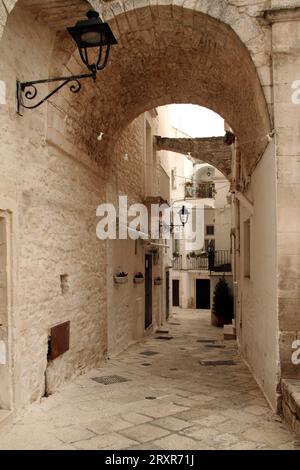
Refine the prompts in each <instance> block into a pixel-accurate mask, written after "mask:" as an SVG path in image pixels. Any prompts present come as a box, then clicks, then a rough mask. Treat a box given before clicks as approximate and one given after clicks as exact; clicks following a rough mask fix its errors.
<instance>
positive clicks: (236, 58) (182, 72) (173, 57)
mask: <svg viewBox="0 0 300 470" xmlns="http://www.w3.org/2000/svg"><path fill="white" fill-rule="evenodd" d="M180 10H181V8H180V7H178V15H180ZM172 11H173V12H174V11H176V9H175V8H174V6H173V9H172ZM185 14H186V20H185V21H184V22H183V21H178V18H176V16H174V15H173V16H170V15H169V14H168V8H166V7H157V9H156V10H151V12H149V9H148V8H139V9H137V10H136V11H134V12H128V13H126V15H125V14H121V15H119V16H118V17H117V18H118V25H119V28H120V24H122V32H121V33H120V36H119V44H118V45H117V46H115V47H114V48H113V51H112V54H111V60H110V64H109V66H108V67H107V69H106V70H105V71H104V72H101V74H99V77H98V80H97V83H96V85H94V84H88V85H87V86H86V87H85V89H84V91H83V92H82V93H81V94H80V96H79V97H77V98H76V100H77V106H78V107H79V108H80V109H81V111H82V113H83V115H82V119H83V120H85V121H86V122H88V123H89V125H90V126H93V127H96V128H98V129H101V130H102V131H103V132H104V134H105V135H106V136H108V138H107V140H105V139H104V142H103V144H102V152H105V151H108V152H109V151H112V149H113V145H114V142H115V141H116V139H117V138H118V136H119V135H120V133H121V132H122V130H123V129H124V128H125V127H126V126H127V125H128V124H129V123H130V122H131V121H132V120H133V119H134V118H136V117H137V116H138V115H139V114H141V113H143V112H144V111H146V110H149V109H152V108H154V107H157V106H161V105H166V104H171V103H192V104H197V105H200V106H205V107H207V108H209V109H212V110H213V111H215V112H216V113H218V114H219V115H221V116H222V117H223V118H224V119H225V121H226V122H228V123H229V124H230V126H231V128H232V129H233V131H234V133H235V134H236V136H237V139H238V141H239V143H240V147H241V150H242V155H243V161H244V163H245V166H246V167H247V170H248V172H249V173H250V172H251V169H252V168H253V167H254V165H255V164H256V162H257V160H258V159H259V158H260V156H261V155H262V153H263V151H264V149H265V148H266V145H267V138H266V135H267V134H268V133H269V132H270V130H271V124H270V119H269V114H268V108H267V105H266V102H265V98H264V94H263V91H262V88H261V84H260V81H259V78H258V76H257V73H256V69H255V67H254V65H253V62H252V60H251V57H250V55H249V53H248V51H247V49H246V48H245V46H244V44H243V43H242V42H241V41H240V39H239V38H238V37H237V35H236V34H235V33H234V32H233V30H232V29H231V28H230V27H229V26H227V25H226V24H224V23H220V22H219V21H217V20H216V19H214V18H212V17H210V16H208V15H205V14H203V13H200V12H195V11H191V10H187V11H186V12H185ZM189 14H190V15H192V16H193V22H191V21H189ZM133 15H134V18H133ZM134 21H135V23H134ZM133 24H135V27H134V26H133ZM192 25H193V26H192ZM76 135H77V138H79V137H80V129H78V133H76ZM108 141H109V142H108ZM105 143H106V144H107V146H106V148H105ZM87 150H88V148H87ZM93 152H95V148H94V147H93Z"/></svg>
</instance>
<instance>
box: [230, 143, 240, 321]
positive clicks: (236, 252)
mask: <svg viewBox="0 0 300 470" xmlns="http://www.w3.org/2000/svg"><path fill="white" fill-rule="evenodd" d="M240 172H241V151H240V149H239V147H238V144H237V143H236V148H235V175H234V181H233V187H232V194H233V204H234V233H233V243H234V245H233V253H234V262H233V265H234V270H233V289H234V318H235V321H237V320H239V325H237V324H236V325H235V326H236V328H237V327H238V326H239V329H240V328H241V327H242V318H241V312H240V302H239V266H240V199H238V198H237V195H236V194H237V190H236V188H237V187H238V185H239V181H240Z"/></svg>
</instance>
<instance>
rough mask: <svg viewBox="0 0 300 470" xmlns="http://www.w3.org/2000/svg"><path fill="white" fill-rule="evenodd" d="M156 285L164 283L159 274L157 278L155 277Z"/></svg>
mask: <svg viewBox="0 0 300 470" xmlns="http://www.w3.org/2000/svg"><path fill="white" fill-rule="evenodd" d="M154 285H155V286H161V285H162V278H161V277H160V276H157V277H156V278H155V279H154Z"/></svg>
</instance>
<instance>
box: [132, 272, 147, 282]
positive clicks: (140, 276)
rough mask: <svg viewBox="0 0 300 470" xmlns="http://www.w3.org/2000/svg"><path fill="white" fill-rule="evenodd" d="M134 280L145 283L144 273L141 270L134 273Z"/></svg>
mask: <svg viewBox="0 0 300 470" xmlns="http://www.w3.org/2000/svg"><path fill="white" fill-rule="evenodd" d="M133 282H134V283H135V284H143V283H144V274H143V273H141V272H139V273H136V274H135V275H134V278H133Z"/></svg>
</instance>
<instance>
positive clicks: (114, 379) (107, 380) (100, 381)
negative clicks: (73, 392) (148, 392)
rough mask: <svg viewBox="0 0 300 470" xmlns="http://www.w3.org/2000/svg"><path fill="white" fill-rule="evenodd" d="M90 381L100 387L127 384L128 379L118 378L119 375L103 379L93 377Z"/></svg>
mask: <svg viewBox="0 0 300 470" xmlns="http://www.w3.org/2000/svg"><path fill="white" fill-rule="evenodd" d="M92 380H94V381H95V382H97V383H98V384H102V385H111V384H120V383H122V382H128V381H129V379H125V378H124V377H120V376H119V375H107V376H105V377H93V378H92Z"/></svg>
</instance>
